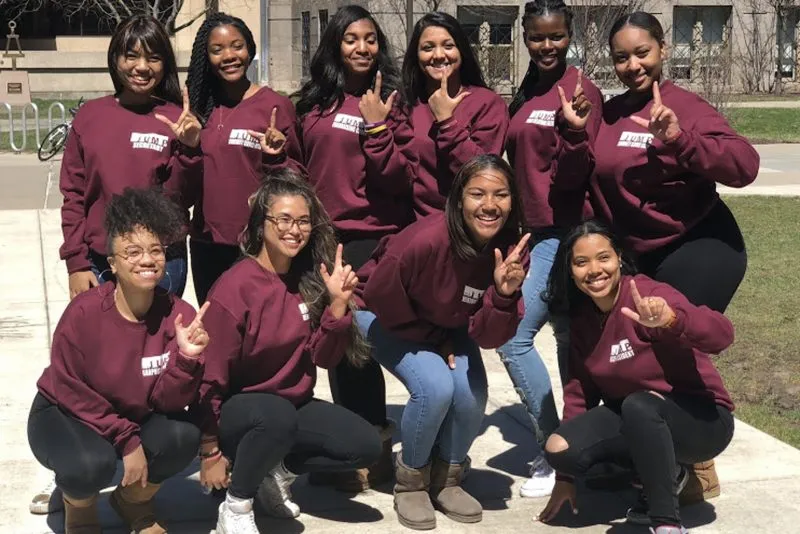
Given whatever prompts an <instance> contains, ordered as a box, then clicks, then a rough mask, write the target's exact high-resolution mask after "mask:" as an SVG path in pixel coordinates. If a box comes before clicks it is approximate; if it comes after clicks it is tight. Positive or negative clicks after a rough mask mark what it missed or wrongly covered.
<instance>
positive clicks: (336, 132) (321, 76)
mask: <svg viewBox="0 0 800 534" xmlns="http://www.w3.org/2000/svg"><path fill="white" fill-rule="evenodd" d="M310 71H311V77H310V79H309V80H308V82H307V83H306V84H305V85H304V86H303V88H302V89H301V90H300V92H299V94H298V96H299V101H298V103H297V113H298V115H300V120H301V124H302V136H303V153H304V156H305V160H304V163H305V166H306V168H307V169H308V173H309V178H310V180H311V183H312V184H313V185H314V188H315V190H316V193H317V195H319V198H320V200H321V201H322V204H323V206H325V209H326V210H327V212H328V213H329V214H330V216H331V219H333V226H334V228H335V229H336V233H337V235H338V239H339V242H340V243H342V245H343V246H344V259H345V261H346V262H347V263H348V264H350V265H351V266H352V267H353V269H355V270H358V269H359V268H360V267H361V266H362V265H363V264H364V263H365V262H366V261H367V260H368V259H369V257H370V255H371V254H372V252H373V251H374V250H375V247H376V246H377V245H378V240H379V239H381V238H382V237H384V236H386V235H390V234H394V233H397V232H398V231H400V230H401V229H403V228H405V227H406V226H407V225H408V224H410V223H411V222H413V220H414V211H413V206H412V201H411V192H412V190H411V182H412V176H413V166H414V165H415V164H416V154H414V153H413V151H412V148H413V147H412V146H411V145H412V140H413V137H414V134H413V132H412V130H411V126H410V125H409V122H408V117H407V116H406V114H405V113H404V112H403V111H402V106H400V105H399V104H398V102H399V100H400V98H399V97H398V95H397V89H398V86H399V85H400V75H399V72H398V70H397V67H396V66H395V64H394V59H393V53H392V51H391V48H390V45H389V41H388V39H387V38H386V36H385V35H384V33H383V32H382V31H381V28H380V26H379V25H378V23H377V22H376V21H375V19H374V18H373V17H372V15H371V14H370V13H369V12H368V11H366V10H365V9H364V8H362V7H360V6H347V7H343V8H341V9H339V10H338V11H337V12H336V14H335V15H334V16H333V18H332V19H331V21H330V22H329V23H328V26H327V28H326V29H325V32H324V33H323V35H322V37H321V38H320V44H319V46H318V47H317V52H316V53H315V54H314V58H313V60H312V61H311V66H310ZM330 384H331V391H332V393H333V399H334V400H335V401H336V403H337V404H341V405H342V406H344V407H345V408H347V409H349V410H352V411H354V412H356V413H357V414H359V415H360V416H361V417H363V418H364V419H366V420H367V421H369V422H370V423H371V424H372V425H374V426H375V427H377V428H378V429H379V430H380V431H381V433H382V435H383V438H384V452H383V455H382V456H381V460H380V461H379V462H378V464H376V465H374V466H371V467H370V468H368V469H362V470H360V471H358V472H353V473H341V474H338V475H337V476H336V477H324V476H322V474H315V475H314V476H313V477H311V481H312V482H314V483H326V482H330V483H334V484H335V485H336V486H337V487H338V488H339V489H342V490H345V491H362V490H366V489H368V488H369V487H370V486H375V485H379V484H382V483H384V482H387V481H389V480H390V479H391V477H392V438H391V436H392V430H393V428H392V424H391V422H390V421H388V420H387V418H386V385H385V384H384V381H383V373H382V372H381V368H380V365H378V364H377V363H376V362H374V361H370V362H369V363H367V365H365V366H363V367H361V368H354V367H353V366H352V365H350V364H349V363H348V362H347V361H346V360H345V361H342V363H341V364H340V365H339V366H337V367H336V368H335V369H333V370H332V372H331V373H330ZM326 478H327V480H326Z"/></svg>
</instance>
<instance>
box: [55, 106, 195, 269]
mask: <svg viewBox="0 0 800 534" xmlns="http://www.w3.org/2000/svg"><path fill="white" fill-rule="evenodd" d="M181 112H182V110H181V108H180V107H179V106H176V105H175V104H172V103H164V104H159V105H156V106H154V107H153V108H151V109H150V110H149V111H147V112H135V111H131V110H130V109H127V108H124V107H122V106H121V105H120V104H119V102H117V100H116V98H115V97H113V96H106V97H103V98H98V99H96V100H91V101H89V102H87V103H86V104H85V105H84V106H83V107H81V109H80V111H79V112H78V114H77V115H76V116H75V121H74V122H73V123H72V131H71V132H70V135H69V139H68V140H67V146H66V147H65V149H64V157H63V159H62V160H61V179H60V184H59V185H60V188H61V193H62V194H63V195H64V204H63V205H62V207H61V229H62V231H63V233H64V244H63V245H62V246H61V251H60V252H61V259H63V260H66V262H67V271H68V272H69V273H70V274H71V273H74V272H77V271H86V270H88V269H89V266H90V263H89V249H91V250H93V251H95V252H96V253H98V254H103V255H104V254H105V253H106V232H105V229H104V228H103V220H104V218H105V213H106V204H108V202H109V201H110V200H111V197H112V195H115V194H120V193H122V191H123V190H124V189H125V188H126V187H133V188H150V187H154V186H163V188H164V192H165V193H166V194H167V195H169V196H170V197H171V198H173V200H175V201H176V202H179V203H182V204H183V205H184V207H187V208H188V199H187V198H186V193H187V191H188V189H189V187H190V184H191V183H193V182H196V181H197V180H199V179H200V172H201V162H202V158H201V155H200V150H199V149H192V148H189V147H187V146H185V145H183V144H182V143H180V142H179V141H178V140H177V139H176V138H175V136H174V135H173V133H172V130H170V129H169V127H168V126H167V125H166V124H164V123H162V122H160V121H158V120H157V119H156V118H155V116H154V115H155V114H156V113H159V114H161V115H164V116H166V117H167V118H168V119H170V120H172V121H173V122H174V121H177V120H178V117H180V115H181Z"/></svg>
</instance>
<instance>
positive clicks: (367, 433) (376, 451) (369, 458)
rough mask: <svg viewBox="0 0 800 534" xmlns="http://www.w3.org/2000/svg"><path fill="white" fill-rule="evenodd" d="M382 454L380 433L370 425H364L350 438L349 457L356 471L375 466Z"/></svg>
mask: <svg viewBox="0 0 800 534" xmlns="http://www.w3.org/2000/svg"><path fill="white" fill-rule="evenodd" d="M382 452H383V441H382V440H381V436H380V433H379V432H378V430H377V429H376V428H375V427H373V426H372V425H365V426H364V427H362V428H360V429H359V431H358V432H356V433H355V434H354V435H353V436H352V442H351V446H350V451H349V453H350V454H349V455H350V457H351V458H352V460H353V464H354V465H355V468H356V469H360V468H362V467H369V466H371V465H375V464H376V463H377V462H378V460H379V459H380V457H381V453H382Z"/></svg>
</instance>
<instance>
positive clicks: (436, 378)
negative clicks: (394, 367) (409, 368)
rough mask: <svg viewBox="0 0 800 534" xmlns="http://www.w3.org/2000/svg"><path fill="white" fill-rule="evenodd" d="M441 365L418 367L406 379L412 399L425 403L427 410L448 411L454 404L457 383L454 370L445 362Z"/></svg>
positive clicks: (432, 411) (433, 411) (434, 411)
mask: <svg viewBox="0 0 800 534" xmlns="http://www.w3.org/2000/svg"><path fill="white" fill-rule="evenodd" d="M441 367H442V369H438V368H437V367H434V366H425V367H422V366H421V367H418V368H416V369H414V371H413V373H410V374H409V375H407V379H406V380H405V382H406V384H407V386H408V390H409V393H410V395H411V400H412V401H417V402H421V403H423V404H424V405H425V411H426V412H430V413H440V412H442V413H443V412H447V410H449V409H450V406H451V405H452V404H453V396H454V395H455V384H454V383H453V376H452V372H451V371H450V369H448V368H447V367H446V365H445V364H444V362H442V365H441Z"/></svg>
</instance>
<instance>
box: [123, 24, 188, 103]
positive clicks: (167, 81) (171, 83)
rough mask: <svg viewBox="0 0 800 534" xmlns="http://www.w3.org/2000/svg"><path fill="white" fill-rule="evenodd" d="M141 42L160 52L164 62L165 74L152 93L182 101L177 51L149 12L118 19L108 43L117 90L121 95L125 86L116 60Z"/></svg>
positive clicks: (144, 47)
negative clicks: (176, 60) (119, 20)
mask: <svg viewBox="0 0 800 534" xmlns="http://www.w3.org/2000/svg"><path fill="white" fill-rule="evenodd" d="M136 45H139V46H141V47H142V48H143V49H144V51H145V52H147V53H150V54H157V55H159V56H161V61H162V63H163V64H164V78H163V79H162V80H161V83H159V84H158V85H157V86H156V87H155V89H153V95H154V96H156V97H158V98H160V99H161V100H166V101H167V102H172V103H173V104H178V105H180V104H181V102H182V101H183V97H182V96H181V85H180V82H179V81H178V64H177V63H176V62H175V52H174V51H173V50H172V44H171V43H170V42H169V36H168V35H167V31H166V30H165V29H164V26H163V25H162V24H161V23H160V22H159V21H158V20H156V19H155V18H153V17H151V16H149V15H133V16H132V17H128V18H127V19H125V20H123V21H122V22H120V23H119V25H118V26H117V28H116V29H115V30H114V35H112V36H111V42H109V43H108V73H109V74H110V75H111V81H112V82H113V83H114V93H115V94H117V95H119V94H121V93H122V91H123V90H124V89H125V83H124V82H123V81H122V74H121V73H120V72H119V67H118V66H117V61H118V59H119V57H120V56H124V55H125V54H126V53H127V52H128V51H129V50H133V49H135V48H136Z"/></svg>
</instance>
